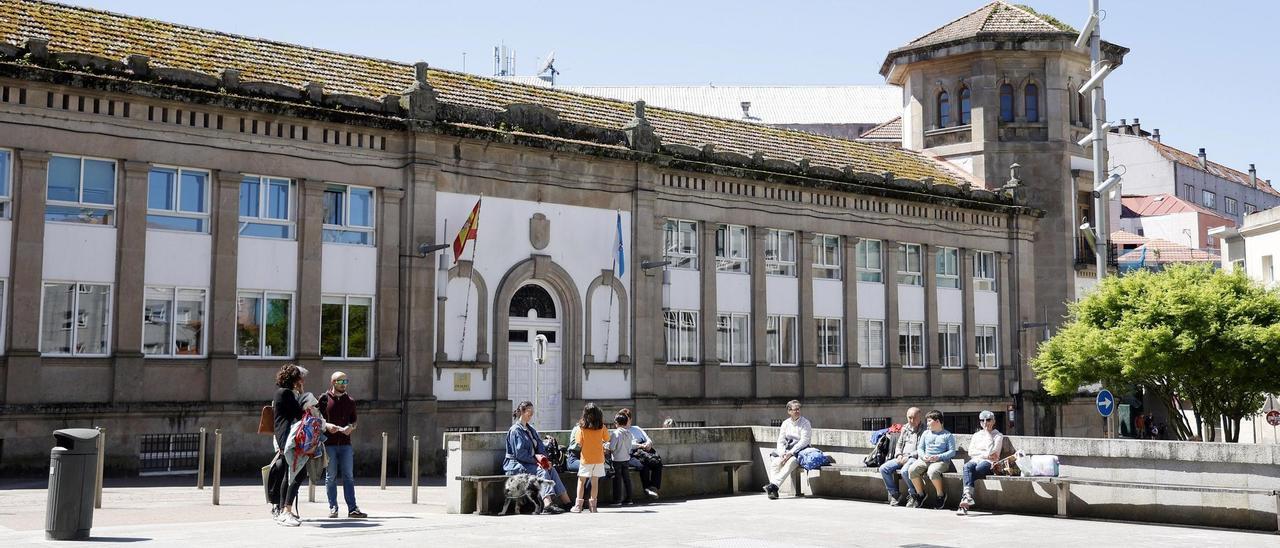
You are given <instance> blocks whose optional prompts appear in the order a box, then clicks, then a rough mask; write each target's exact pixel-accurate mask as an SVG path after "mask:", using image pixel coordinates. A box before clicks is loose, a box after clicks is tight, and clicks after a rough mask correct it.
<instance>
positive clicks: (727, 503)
mask: <svg viewBox="0 0 1280 548" xmlns="http://www.w3.org/2000/svg"><path fill="white" fill-rule="evenodd" d="M152 483H153V482H152ZM357 493H358V496H359V501H360V506H361V508H362V509H363V510H365V511H366V512H368V513H369V515H370V517H369V518H368V519H360V520H352V519H333V520H331V519H328V518H326V517H324V515H323V514H324V513H325V503H324V490H323V486H318V487H317V489H316V497H317V499H316V500H317V501H319V502H316V503H306V502H304V503H303V504H302V506H301V512H302V517H303V524H302V526H301V527H299V528H286V527H281V526H279V525H276V524H275V523H274V522H272V521H271V520H270V518H269V517H268V516H267V505H266V503H264V502H263V495H262V488H261V487H260V486H255V485H251V484H247V483H246V482H244V481H240V482H237V484H236V485H232V486H227V487H224V488H223V489H222V494H221V495H222V505H220V506H213V505H212V504H211V498H212V492H211V490H210V489H209V488H208V487H206V488H205V490H203V491H197V490H196V489H195V488H193V487H176V486H172V482H170V485H169V486H151V485H146V484H140V483H139V482H138V481H133V482H130V483H129V484H128V485H118V486H113V485H111V484H110V483H109V484H108V486H107V488H106V489H104V491H103V508H102V509H100V510H97V511H96V512H95V514H94V528H93V542H92V543H83V544H85V545H93V546H101V545H104V544H116V543H119V544H129V545H156V546H180V545H181V546H196V545H205V546H213V545H218V546H276V547H279V546H320V545H324V544H325V543H329V542H335V543H337V545H342V546H358V545H364V546H390V545H406V546H423V545H426V544H427V543H430V545H432V546H514V545H517V544H519V545H524V546H528V545H529V544H530V542H531V541H533V542H536V543H538V544H541V545H546V544H547V543H553V544H562V545H565V546H578V545H589V544H588V541H587V540H585V539H588V538H589V539H591V540H590V541H589V542H590V543H591V544H594V545H599V546H688V547H706V548H709V547H719V546H725V547H734V548H740V547H747V546H779V547H781V546H877V547H884V546H987V547H990V546H993V545H997V544H999V545H1010V546H1083V545H1089V544H1097V543H1106V544H1109V545H1129V546H1161V547H1170V546H1197V547H1203V546H1280V538H1278V537H1277V536H1276V535H1273V534H1267V533H1256V532H1243V531H1227V530H1220V529H1205V528H1190V527H1176V526H1162V525H1148V524H1134V523H1121V522H1107V521H1089V520H1064V519H1058V518H1052V517H1039V516H1023V515H1012V514H987V513H983V512H975V513H973V514H971V515H970V516H968V517H961V516H956V515H955V514H954V513H952V512H949V511H934V510H912V509H905V508H889V507H888V506H887V505H884V504H875V503H869V502H860V501H849V500H835V499H821V498H783V499H781V500H777V501H770V500H768V499H766V498H765V497H764V496H763V494H761V495H756V494H748V495H741V496H735V497H722V498H706V499H695V500H686V501H662V502H658V503H654V504H646V505H640V506H635V507H630V508H626V509H615V508H602V509H601V510H600V513H599V514H595V515H589V514H588V515H572V514H565V515H560V516H505V517H499V516H473V515H450V514H446V513H445V511H444V487H443V485H442V482H441V481H440V480H436V481H435V482H434V484H432V485H427V486H424V487H421V488H420V491H419V497H420V503H419V504H417V505H413V504H410V503H409V497H410V493H409V487H408V486H407V485H403V484H401V485H395V486H388V488H387V489H386V490H385V491H383V490H379V489H378V488H377V485H376V484H370V483H368V482H364V483H362V484H361V485H360V487H359V489H358V492H357ZM299 497H300V499H301V500H304V501H305V500H306V497H307V491H306V488H303V491H302V492H301V493H300V495H299ZM44 509H45V493H44V489H42V488H40V487H38V486H37V485H36V484H27V485H18V486H12V487H8V488H0V545H2V546H41V545H58V546H72V545H80V544H82V543H75V542H55V541H46V540H44V518H45V516H44ZM907 518H912V519H911V520H910V521H914V522H915V523H917V524H919V525H918V526H917V527H914V528H911V529H904V528H903V524H905V523H907V522H908V521H909V520H908V519H907ZM530 535H533V536H532V537H531V536H530ZM557 539H558V540H557Z"/></svg>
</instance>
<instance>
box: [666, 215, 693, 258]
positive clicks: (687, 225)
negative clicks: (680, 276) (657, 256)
mask: <svg viewBox="0 0 1280 548" xmlns="http://www.w3.org/2000/svg"><path fill="white" fill-rule="evenodd" d="M663 246H664V247H663V250H664V251H663V256H664V257H665V258H666V260H668V261H671V268H684V269H688V270H697V269H698V223H696V222H693V221H681V220H678V219H667V223H666V226H665V228H664V229H663Z"/></svg>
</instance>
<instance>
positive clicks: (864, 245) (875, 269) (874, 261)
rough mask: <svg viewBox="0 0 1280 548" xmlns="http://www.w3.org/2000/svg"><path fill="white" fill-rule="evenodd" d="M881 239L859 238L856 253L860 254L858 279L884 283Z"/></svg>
mask: <svg viewBox="0 0 1280 548" xmlns="http://www.w3.org/2000/svg"><path fill="white" fill-rule="evenodd" d="M880 247H881V244H880V240H867V239H859V240H858V246H857V248H855V250H854V254H855V255H857V256H858V281H860V282H875V283H882V282H883V281H884V278H883V276H882V274H881V266H880V261H881V255H880Z"/></svg>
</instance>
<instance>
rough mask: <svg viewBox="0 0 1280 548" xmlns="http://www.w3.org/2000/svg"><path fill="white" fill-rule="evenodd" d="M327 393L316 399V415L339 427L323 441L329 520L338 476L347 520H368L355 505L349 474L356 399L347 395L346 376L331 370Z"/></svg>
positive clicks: (334, 514) (333, 515) (334, 505)
mask: <svg viewBox="0 0 1280 548" xmlns="http://www.w3.org/2000/svg"><path fill="white" fill-rule="evenodd" d="M330 380H331V381H332V382H331V383H330V388H329V391H328V392H325V394H324V395H323V396H320V405H319V406H318V407H319V408H320V414H321V415H322V416H324V420H325V421H326V422H329V423H331V424H334V425H337V426H339V427H341V428H340V429H339V430H338V431H337V432H334V433H332V434H329V439H328V440H326V441H325V453H326V455H325V456H326V457H327V458H328V466H327V467H326V469H325V475H324V488H325V493H326V494H327V495H329V517H331V518H336V517H338V477H339V476H341V477H342V495H343V498H345V499H346V501H347V517H349V518H365V517H369V516H368V515H366V514H365V513H364V512H361V511H360V507H358V506H356V482H355V478H354V476H353V474H352V459H353V455H352V450H351V433H352V432H354V431H355V429H356V400H355V399H353V398H352V397H351V395H350V394H348V393H347V385H348V381H347V374H346V373H343V372H341V371H335V372H334V373H333V376H332V377H330Z"/></svg>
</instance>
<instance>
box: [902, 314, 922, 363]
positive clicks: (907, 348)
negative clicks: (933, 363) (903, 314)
mask: <svg viewBox="0 0 1280 548" xmlns="http://www.w3.org/2000/svg"><path fill="white" fill-rule="evenodd" d="M898 357H899V359H901V360H902V366H903V367H924V323H923V322H898Z"/></svg>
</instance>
